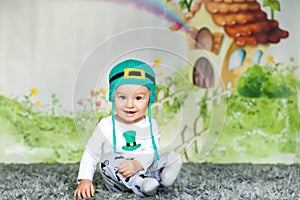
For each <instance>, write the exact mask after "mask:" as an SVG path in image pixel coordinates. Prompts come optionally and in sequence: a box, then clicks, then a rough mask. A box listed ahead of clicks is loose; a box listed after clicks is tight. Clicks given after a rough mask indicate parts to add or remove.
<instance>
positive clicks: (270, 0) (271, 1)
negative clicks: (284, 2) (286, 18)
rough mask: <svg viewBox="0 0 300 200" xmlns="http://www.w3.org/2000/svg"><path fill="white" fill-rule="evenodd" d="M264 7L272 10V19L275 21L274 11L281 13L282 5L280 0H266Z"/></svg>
mask: <svg viewBox="0 0 300 200" xmlns="http://www.w3.org/2000/svg"><path fill="white" fill-rule="evenodd" d="M263 6H264V7H269V8H270V9H271V18H272V19H274V10H276V11H280V3H279V1H278V0H264V1H263Z"/></svg>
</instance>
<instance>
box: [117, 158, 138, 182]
mask: <svg viewBox="0 0 300 200" xmlns="http://www.w3.org/2000/svg"><path fill="white" fill-rule="evenodd" d="M142 169H143V166H142V165H141V163H140V162H139V161H137V160H124V161H123V162H121V164H120V166H119V172H120V173H121V174H122V175H123V176H124V177H126V178H128V177H131V176H133V175H134V174H135V173H137V172H138V171H140V170H142Z"/></svg>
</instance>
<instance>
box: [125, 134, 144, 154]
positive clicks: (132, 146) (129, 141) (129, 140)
mask: <svg viewBox="0 0 300 200" xmlns="http://www.w3.org/2000/svg"><path fill="white" fill-rule="evenodd" d="M123 136H124V138H125V140H126V146H123V147H122V149H123V150H125V151H134V150H136V149H138V148H139V147H141V144H136V141H135V136H136V132H135V131H131V130H130V131H126V132H124V133H123Z"/></svg>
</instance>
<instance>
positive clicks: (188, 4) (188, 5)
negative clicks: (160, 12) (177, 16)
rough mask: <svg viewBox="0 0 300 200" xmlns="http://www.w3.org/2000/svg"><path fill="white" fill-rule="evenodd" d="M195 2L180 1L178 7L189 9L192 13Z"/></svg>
mask: <svg viewBox="0 0 300 200" xmlns="http://www.w3.org/2000/svg"><path fill="white" fill-rule="evenodd" d="M192 3H193V0H190V1H189V2H188V1H187V0H180V1H179V2H178V5H179V7H180V8H181V9H183V10H184V9H187V10H188V11H189V12H190V9H191V6H192Z"/></svg>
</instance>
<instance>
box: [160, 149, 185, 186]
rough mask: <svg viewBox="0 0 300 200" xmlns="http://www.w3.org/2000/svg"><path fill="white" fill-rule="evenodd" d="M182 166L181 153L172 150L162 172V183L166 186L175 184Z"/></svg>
mask: <svg viewBox="0 0 300 200" xmlns="http://www.w3.org/2000/svg"><path fill="white" fill-rule="evenodd" d="M181 166H182V158H181V155H180V154H179V153H176V152H171V153H170V154H169V155H168V157H167V162H166V167H165V168H164V169H163V170H162V172H161V184H162V185H163V186H165V187H169V186H171V185H173V183H174V182H175V180H176V178H177V176H178V174H179V172H180V169H181Z"/></svg>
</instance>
